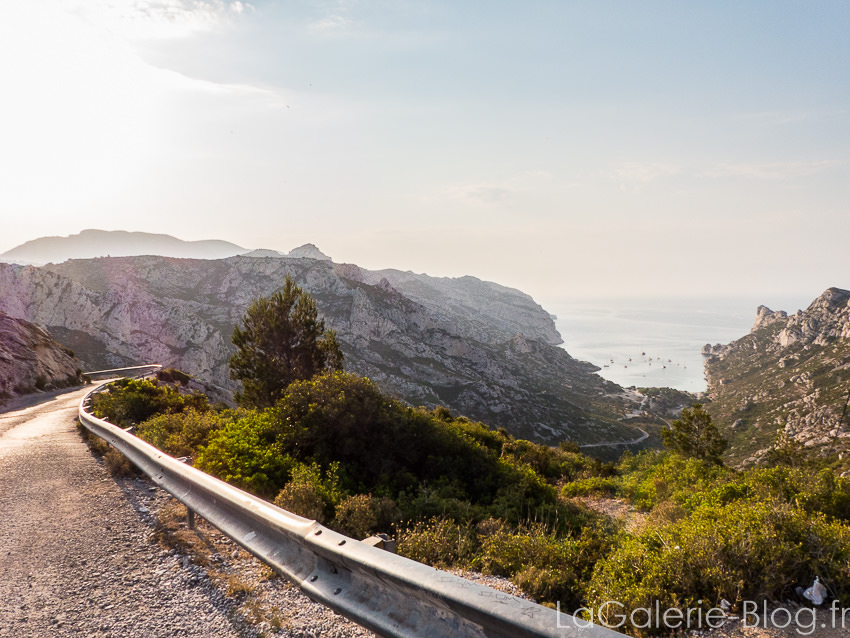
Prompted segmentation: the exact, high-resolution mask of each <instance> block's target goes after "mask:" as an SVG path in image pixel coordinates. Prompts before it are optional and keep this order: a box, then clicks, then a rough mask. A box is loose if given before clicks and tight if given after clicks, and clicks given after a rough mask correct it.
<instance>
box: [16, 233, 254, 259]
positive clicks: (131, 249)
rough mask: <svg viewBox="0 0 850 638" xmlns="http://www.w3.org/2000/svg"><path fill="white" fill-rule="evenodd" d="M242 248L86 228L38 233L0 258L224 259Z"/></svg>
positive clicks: (216, 241)
mask: <svg viewBox="0 0 850 638" xmlns="http://www.w3.org/2000/svg"><path fill="white" fill-rule="evenodd" d="M244 252H245V249H244V248H242V247H240V246H237V245H236V244H232V243H230V242H227V241H221V240H214V239H210V240H201V241H184V240H182V239H177V238H176V237H172V236H171V235H163V234H154V233H143V232H131V231H126V230H97V229H94V228H89V229H86V230H83V231H82V232H80V233H78V234H76V235H69V236H67V237H57V236H53V237H41V238H39V239H33V240H32V241H28V242H26V243H23V244H21V245H20V246H16V247H15V248H12V249H11V250H9V251H7V252H5V253H3V254H2V255H0V259H2V260H4V261H11V262H16V263H23V264H33V265H42V264H46V263H62V262H64V261H67V260H68V259H93V258H95V257H107V256H112V257H132V256H138V255H160V256H162V257H182V258H191V259H223V258H225V257H232V256H234V255H239V254H242V253H244Z"/></svg>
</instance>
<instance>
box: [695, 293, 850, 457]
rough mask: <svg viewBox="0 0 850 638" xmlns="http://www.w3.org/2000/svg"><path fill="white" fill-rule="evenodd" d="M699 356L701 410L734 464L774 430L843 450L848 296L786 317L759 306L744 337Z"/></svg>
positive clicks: (767, 441)
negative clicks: (705, 403)
mask: <svg viewBox="0 0 850 638" xmlns="http://www.w3.org/2000/svg"><path fill="white" fill-rule="evenodd" d="M704 353H706V354H708V359H707V360H706V378H707V380H708V395H709V397H710V398H711V399H712V403H711V405H710V406H709V411H710V412H711V414H712V417H714V418H715V420H717V421H718V422H720V423H721V425H726V426H727V427H728V428H729V436H730V438H731V442H732V446H731V453H732V456H733V457H734V458H735V459H737V460H739V461H741V462H744V463H750V462H754V461H756V460H757V459H758V458H760V456H761V455H763V454H764V452H765V451H766V450H767V449H768V448H769V447H770V446H771V444H772V442H773V440H774V438H775V437H776V436H777V434H778V433H779V432H780V431H784V432H785V433H786V434H787V435H788V437H790V438H792V439H794V440H796V441H798V442H800V443H801V444H803V445H805V446H807V447H809V448H817V449H822V450H825V451H834V452H838V451H840V450H843V449H845V448H848V447H850V427H848V423H847V421H846V418H845V421H844V422H842V420H841V417H842V414H843V411H844V406H845V404H846V401H847V396H848V395H847V393H848V390H850V291H847V290H842V289H840V288H830V289H828V290H827V291H825V292H824V293H823V294H822V295H821V296H820V297H818V298H817V299H816V300H815V301H814V302H812V304H811V305H810V306H809V307H808V308H807V309H806V310H804V311H799V312H797V313H795V314H793V315H790V316H789V315H788V314H787V313H785V312H782V311H777V312H774V311H772V310H770V309H769V308H766V307H765V306H760V307H759V309H758V312H757V316H756V321H755V323H754V325H753V329H752V331H751V332H750V334H748V335H747V336H745V337H743V338H741V339H738V340H737V341H734V342H732V343H731V344H729V345H727V346H720V347H718V346H713V347H710V348H709V349H708V351H707V352H706V350H704Z"/></svg>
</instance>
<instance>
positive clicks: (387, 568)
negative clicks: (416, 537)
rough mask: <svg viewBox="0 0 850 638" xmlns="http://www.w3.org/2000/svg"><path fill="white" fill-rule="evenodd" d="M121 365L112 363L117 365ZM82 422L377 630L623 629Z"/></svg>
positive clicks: (419, 635)
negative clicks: (418, 556) (461, 571)
mask: <svg viewBox="0 0 850 638" xmlns="http://www.w3.org/2000/svg"><path fill="white" fill-rule="evenodd" d="M113 372H115V371H113ZM106 385H107V384H103V385H101V386H98V387H97V388H95V389H94V390H92V391H91V392H89V393H88V394H87V395H86V396H85V397H84V398H83V400H82V401H81V402H80V408H79V415H80V422H81V423H82V424H83V425H84V426H85V427H86V428H88V429H89V430H90V431H91V432H93V433H94V434H96V435H98V436H99V437H101V438H103V439H104V440H106V441H107V442H108V443H109V444H110V445H112V446H113V447H115V448H116V449H117V450H118V451H120V452H121V453H123V454H124V455H125V456H127V457H128V459H129V460H130V461H132V462H133V463H134V464H135V465H136V466H138V467H139V468H140V469H141V470H142V471H143V472H144V473H145V474H147V475H148V476H149V477H150V478H151V480H153V482H154V483H155V484H156V485H158V486H159V487H161V488H162V489H164V490H165V491H167V492H168V493H170V494H171V495H172V496H174V497H175V498H176V499H178V500H179V501H180V502H182V503H183V504H184V505H186V507H187V508H188V509H189V511H190V512H195V513H197V514H199V515H200V516H202V517H203V518H205V519H206V520H207V521H209V522H210V523H211V524H212V525H214V526H215V527H217V528H218V529H219V530H221V531H222V532H223V533H224V534H226V535H227V536H229V537H230V538H232V539H233V540H234V541H236V542H237V543H239V544H240V545H241V546H242V547H244V548H245V549H246V550H247V551H249V552H250V553H252V554H253V555H254V556H256V557H257V558H259V559H260V560H262V561H263V562H265V563H267V564H268V565H269V566H271V567H272V568H274V569H275V570H276V571H277V572H279V573H280V574H282V575H283V576H285V577H286V578H288V579H289V580H290V581H292V582H293V583H295V584H296V585H298V586H299V587H300V588H301V589H302V590H303V591H304V592H305V593H306V594H307V595H308V596H309V597H310V598H312V599H314V600H316V601H318V602H321V603H323V604H325V605H327V606H328V607H330V608H331V609H333V610H334V611H336V612H337V613H339V614H342V615H343V616H346V617H348V618H350V619H352V620H354V621H355V622H357V623H358V624H360V625H362V626H364V627H366V628H368V629H370V630H372V631H374V632H375V633H377V634H378V635H380V636H404V637H410V638H424V637H427V638H439V637H441V636H445V637H446V638H459V637H466V636H468V637H472V638H484V637H492V638H497V637H498V638H520V637H556V636H557V637H560V638H574V637H581V638H613V637H615V636H622V634H620V633H618V632H615V631H612V630H610V629H606V628H604V627H600V626H597V625H593V624H591V623H589V622H586V621H583V620H581V619H578V618H575V617H573V616H570V615H567V614H563V613H559V612H557V611H555V610H553V609H549V608H547V607H543V606H541V605H537V604H535V603H532V602H529V601H527V600H523V599H521V598H518V597H516V596H511V595H509V594H504V593H502V592H499V591H496V590H494V589H491V588H489V587H485V586H483V585H479V584H477V583H473V582H471V581H468V580H465V579H463V578H460V577H458V576H455V575H453V574H449V573H448V572H444V571H440V570H437V569H434V568H433V567H428V566H427V565H423V564H422V563H417V562H416V561H412V560H410V559H407V558H404V557H401V556H397V555H395V554H391V553H389V552H386V551H384V550H382V549H378V548H375V547H371V546H369V545H367V544H365V543H362V542H360V541H358V540H355V539H352V538H347V537H346V536H343V535H342V534H339V533H337V532H334V531H333V530H330V529H328V528H327V527H323V526H322V525H320V524H319V523H317V522H316V521H313V520H309V519H306V518H302V517H300V516H297V515H295V514H292V513H290V512H287V511H285V510H282V509H280V508H278V507H276V506H274V505H272V504H271V503H268V502H267V501H264V500H262V499H260V498H257V497H255V496H253V495H251V494H248V493H247V492H244V491H242V490H240V489H238V488H235V487H233V486H232V485H229V484H228V483H225V482H223V481H220V480H218V479H216V478H213V477H212V476H210V475H208V474H205V473H204V472H201V471H200V470H198V469H196V468H194V467H191V466H188V465H185V464H183V463H181V462H179V461H177V460H176V459H174V458H172V457H171V456H169V455H167V454H165V453H163V452H161V451H160V450H158V449H157V448H155V447H153V446H152V445H150V444H148V443H146V442H144V441H142V440H141V439H139V438H137V437H135V436H133V435H132V434H129V433H128V432H125V431H124V430H122V429H121V428H119V427H117V426H115V425H112V424H110V423H108V422H106V421H103V420H101V419H98V418H97V417H95V416H93V415H91V414H89V413H88V411H87V409H86V408H85V407H84V406H87V405H89V403H88V399H89V397H90V396H91V395H92V394H93V393H95V392H98V391H99V390H102V389H103V388H104V387H105V386H106Z"/></svg>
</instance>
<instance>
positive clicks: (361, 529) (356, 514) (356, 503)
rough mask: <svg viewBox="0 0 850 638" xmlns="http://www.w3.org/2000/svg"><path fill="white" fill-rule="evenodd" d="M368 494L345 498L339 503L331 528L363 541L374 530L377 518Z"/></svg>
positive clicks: (374, 507)
mask: <svg viewBox="0 0 850 638" xmlns="http://www.w3.org/2000/svg"><path fill="white" fill-rule="evenodd" d="M373 501H374V499H373V498H372V497H371V496H370V495H369V494H355V495H354V496H347V497H345V498H344V499H342V500H341V501H340V502H339V505H337V507H336V511H335V513H334V520H333V524H332V527H333V528H334V529H335V530H336V531H338V532H339V533H341V534H345V535H346V536H351V537H352V538H359V539H364V538H366V537H367V536H369V535H370V534H371V533H372V532H373V531H375V530H376V527H377V525H378V516H377V512H376V509H377V507H376V505H375V504H374V503H373Z"/></svg>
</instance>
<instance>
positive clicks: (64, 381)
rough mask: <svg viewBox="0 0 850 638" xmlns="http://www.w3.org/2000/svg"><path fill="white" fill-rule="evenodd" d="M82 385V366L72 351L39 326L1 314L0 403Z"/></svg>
mask: <svg viewBox="0 0 850 638" xmlns="http://www.w3.org/2000/svg"><path fill="white" fill-rule="evenodd" d="M79 383H82V378H81V374H80V363H79V361H77V360H76V358H75V357H74V356H73V354H72V353H71V352H69V351H68V350H67V349H66V348H63V347H62V346H60V345H59V344H58V343H56V341H54V340H53V339H52V338H51V336H50V335H49V334H48V333H47V332H46V331H44V330H43V329H41V328H39V327H38V326H36V325H33V324H31V323H29V322H27V321H24V320H22V319H15V318H13V317H10V316H9V315H7V314H6V313H3V312H0V403H2V401H3V400H4V399H8V398H10V397H14V396H17V395H21V394H28V393H30V392H35V391H37V390H52V389H55V388H62V387H67V386H69V385H77V384H79Z"/></svg>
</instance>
